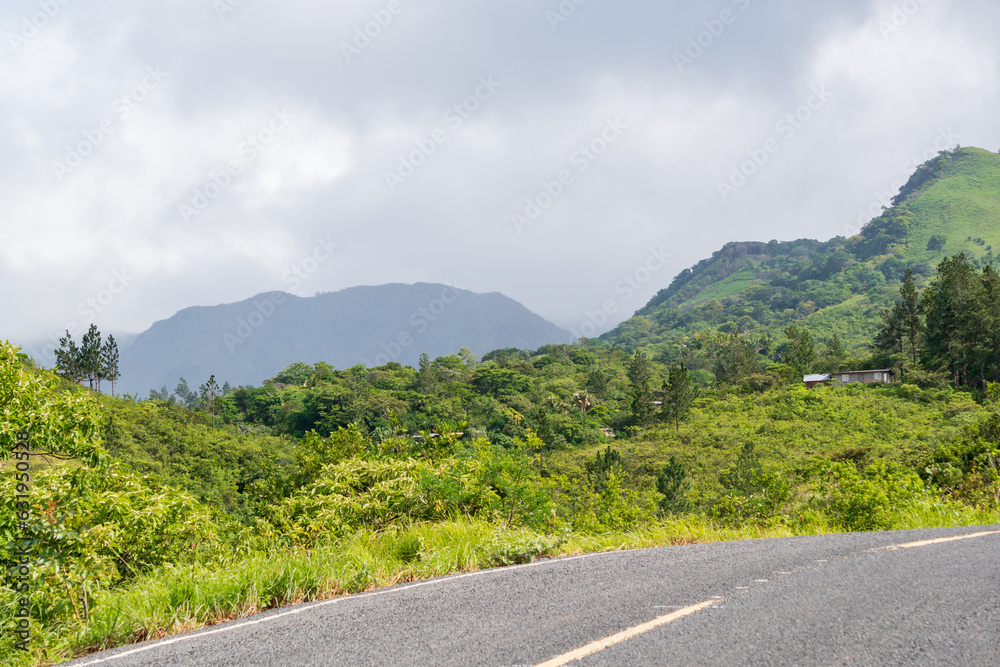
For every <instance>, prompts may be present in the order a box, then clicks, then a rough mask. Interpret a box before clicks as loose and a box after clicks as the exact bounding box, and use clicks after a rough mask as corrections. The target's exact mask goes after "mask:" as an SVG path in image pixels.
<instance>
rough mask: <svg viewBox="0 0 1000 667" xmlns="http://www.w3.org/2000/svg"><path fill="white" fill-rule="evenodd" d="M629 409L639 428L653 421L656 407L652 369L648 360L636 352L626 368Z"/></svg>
mask: <svg viewBox="0 0 1000 667" xmlns="http://www.w3.org/2000/svg"><path fill="white" fill-rule="evenodd" d="M628 379H629V382H630V384H631V386H630V387H629V397H630V399H631V400H630V402H629V408H630V410H631V412H632V420H633V422H634V423H635V424H637V425H639V426H648V425H649V423H650V422H651V421H652V419H653V413H654V412H655V411H656V405H655V403H654V401H653V369H652V364H650V363H649V359H647V358H646V355H644V354H643V353H642V352H639V351H638V350H636V353H635V354H634V355H633V356H632V363H631V364H629V367H628Z"/></svg>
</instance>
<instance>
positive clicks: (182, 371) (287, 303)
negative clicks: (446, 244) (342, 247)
mask: <svg viewBox="0 0 1000 667" xmlns="http://www.w3.org/2000/svg"><path fill="white" fill-rule="evenodd" d="M570 338H571V336H570V334H569V333H568V332H566V331H564V330H563V329H560V328H559V327H557V326H555V325H554V324H551V323H550V322H548V321H546V320H544V319H543V318H541V317H540V316H538V315H536V314H534V313H532V312H531V311H529V310H528V309H527V308H525V307H524V306H522V305H521V304H519V303H517V302H516V301H514V300H512V299H510V298H508V297H505V296H503V295H502V294H498V293H491V294H475V293H473V292H469V291H467V290H461V289H455V288H451V287H447V286H444V285H432V284H427V283H422V284H417V285H398V284H396V285H381V286H378V287H354V288H350V289H346V290H343V291H340V292H334V293H326V294H320V295H317V296H315V297H311V298H300V297H296V296H292V295H289V294H285V293H282V292H272V293H269V294H261V295H258V296H256V297H254V298H252V299H248V300H246V301H243V302H241V303H233V304H224V305H219V306H212V307H194V308H187V309H185V310H182V311H181V312H179V313H177V314H176V315H174V316H173V317H171V318H169V319H167V320H163V321H161V322H157V323H155V324H154V325H153V326H152V327H151V328H150V329H149V330H148V331H146V332H144V333H142V334H141V335H139V337H138V338H137V339H136V340H135V342H134V343H133V344H132V345H131V346H129V348H128V349H127V350H125V351H124V352H123V353H122V363H121V367H122V380H121V382H120V383H119V386H120V387H121V389H122V391H126V392H131V393H136V394H139V395H141V396H145V395H146V394H147V393H148V392H149V390H150V389H159V388H161V387H163V386H166V387H168V388H169V389H170V390H173V389H174V387H176V385H177V382H178V379H179V378H181V377H184V378H185V379H186V380H187V381H188V383H189V384H190V385H191V387H192V389H194V388H196V387H197V386H198V385H199V384H201V383H203V382H205V380H207V379H208V377H209V375H213V374H214V375H215V377H216V379H217V380H218V381H219V384H220V385H221V384H222V383H223V382H226V381H228V382H229V383H230V384H232V385H233V386H237V385H240V384H259V383H260V382H261V381H263V380H265V379H267V378H269V377H272V376H274V375H275V374H276V373H277V372H278V371H279V370H281V369H282V368H283V367H285V366H287V365H288V364H290V363H292V362H295V361H303V362H306V363H315V362H317V361H325V362H328V363H330V364H332V365H334V366H335V367H337V368H347V367H350V366H354V365H357V364H366V365H382V364H385V363H388V362H390V361H396V362H399V363H401V364H404V365H416V364H417V362H418V360H419V357H420V354H421V353H424V352H426V353H427V354H428V355H430V357H431V358H432V359H433V358H434V357H437V356H444V355H448V354H454V353H456V352H458V351H459V349H461V348H462V347H463V346H465V347H468V348H470V349H471V350H472V351H473V352H474V353H476V354H477V355H480V356H481V355H483V354H485V353H486V352H490V351H492V350H495V349H498V348H503V347H517V348H532V349H533V348H536V347H538V346H541V345H544V344H547V343H562V342H568V341H569V339H570Z"/></svg>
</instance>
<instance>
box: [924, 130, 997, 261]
mask: <svg viewBox="0 0 1000 667" xmlns="http://www.w3.org/2000/svg"><path fill="white" fill-rule="evenodd" d="M949 171H950V177H949V178H945V179H943V180H941V181H939V182H938V183H935V184H934V185H932V186H930V187H929V188H927V190H925V191H924V192H923V193H922V194H921V195H920V196H919V197H918V198H917V199H916V200H914V201H913V202H911V203H910V205H909V206H910V209H911V210H912V212H913V218H914V225H913V228H912V232H911V233H910V238H909V244H908V245H909V248H908V250H907V251H906V252H905V256H906V257H907V259H912V260H916V261H920V262H926V263H929V264H936V263H937V262H939V261H940V260H941V259H944V257H946V256H951V255H956V254H958V253H960V252H964V253H966V254H967V255H969V256H971V257H982V256H983V255H985V254H986V251H985V247H984V246H980V245H977V244H975V243H973V242H971V241H967V240H966V239H967V238H969V237H972V238H973V239H976V238H982V239H983V240H984V241H985V242H986V245H992V246H993V248H994V254H997V253H1000V155H997V154H996V153H990V152H989V151H985V150H981V149H978V148H966V149H963V150H962V151H961V152H960V154H959V155H958V156H957V157H956V160H955V162H954V164H953V165H952V166H951V167H950V170H949ZM936 234H940V235H942V236H945V237H946V238H947V239H948V243H947V245H946V246H945V248H944V250H943V251H942V252H939V253H933V252H928V251H927V241H928V240H929V239H930V237H931V236H934V235H936Z"/></svg>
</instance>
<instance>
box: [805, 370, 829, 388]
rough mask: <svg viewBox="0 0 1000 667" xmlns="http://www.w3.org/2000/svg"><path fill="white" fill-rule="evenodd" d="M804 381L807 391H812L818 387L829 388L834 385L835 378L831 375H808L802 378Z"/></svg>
mask: <svg viewBox="0 0 1000 667" xmlns="http://www.w3.org/2000/svg"><path fill="white" fill-rule="evenodd" d="M802 381H803V382H805V383H806V389H812V388H813V387H815V386H817V385H823V386H826V387H829V386H830V385H831V384H833V376H831V375H830V374H829V373H827V374H825V375H807V376H805V377H804V378H802Z"/></svg>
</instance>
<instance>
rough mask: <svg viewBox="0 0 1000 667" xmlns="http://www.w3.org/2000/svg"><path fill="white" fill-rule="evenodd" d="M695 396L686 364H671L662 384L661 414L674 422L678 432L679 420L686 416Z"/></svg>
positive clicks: (696, 395)
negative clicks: (665, 379)
mask: <svg viewBox="0 0 1000 667" xmlns="http://www.w3.org/2000/svg"><path fill="white" fill-rule="evenodd" d="M697 397H698V389H697V388H696V387H695V386H694V385H693V384H692V383H691V374H690V373H689V372H688V369H687V366H685V365H684V364H677V365H675V366H672V367H671V368H670V372H669V373H668V374H667V381H666V383H665V384H664V385H663V409H662V414H663V417H664V418H665V419H668V420H669V421H672V422H673V423H674V427H675V428H676V430H677V432H678V433H680V430H681V421H683V420H684V419H686V418H687V415H688V412H690V411H691V406H692V405H693V404H694V400H695V398H697Z"/></svg>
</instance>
